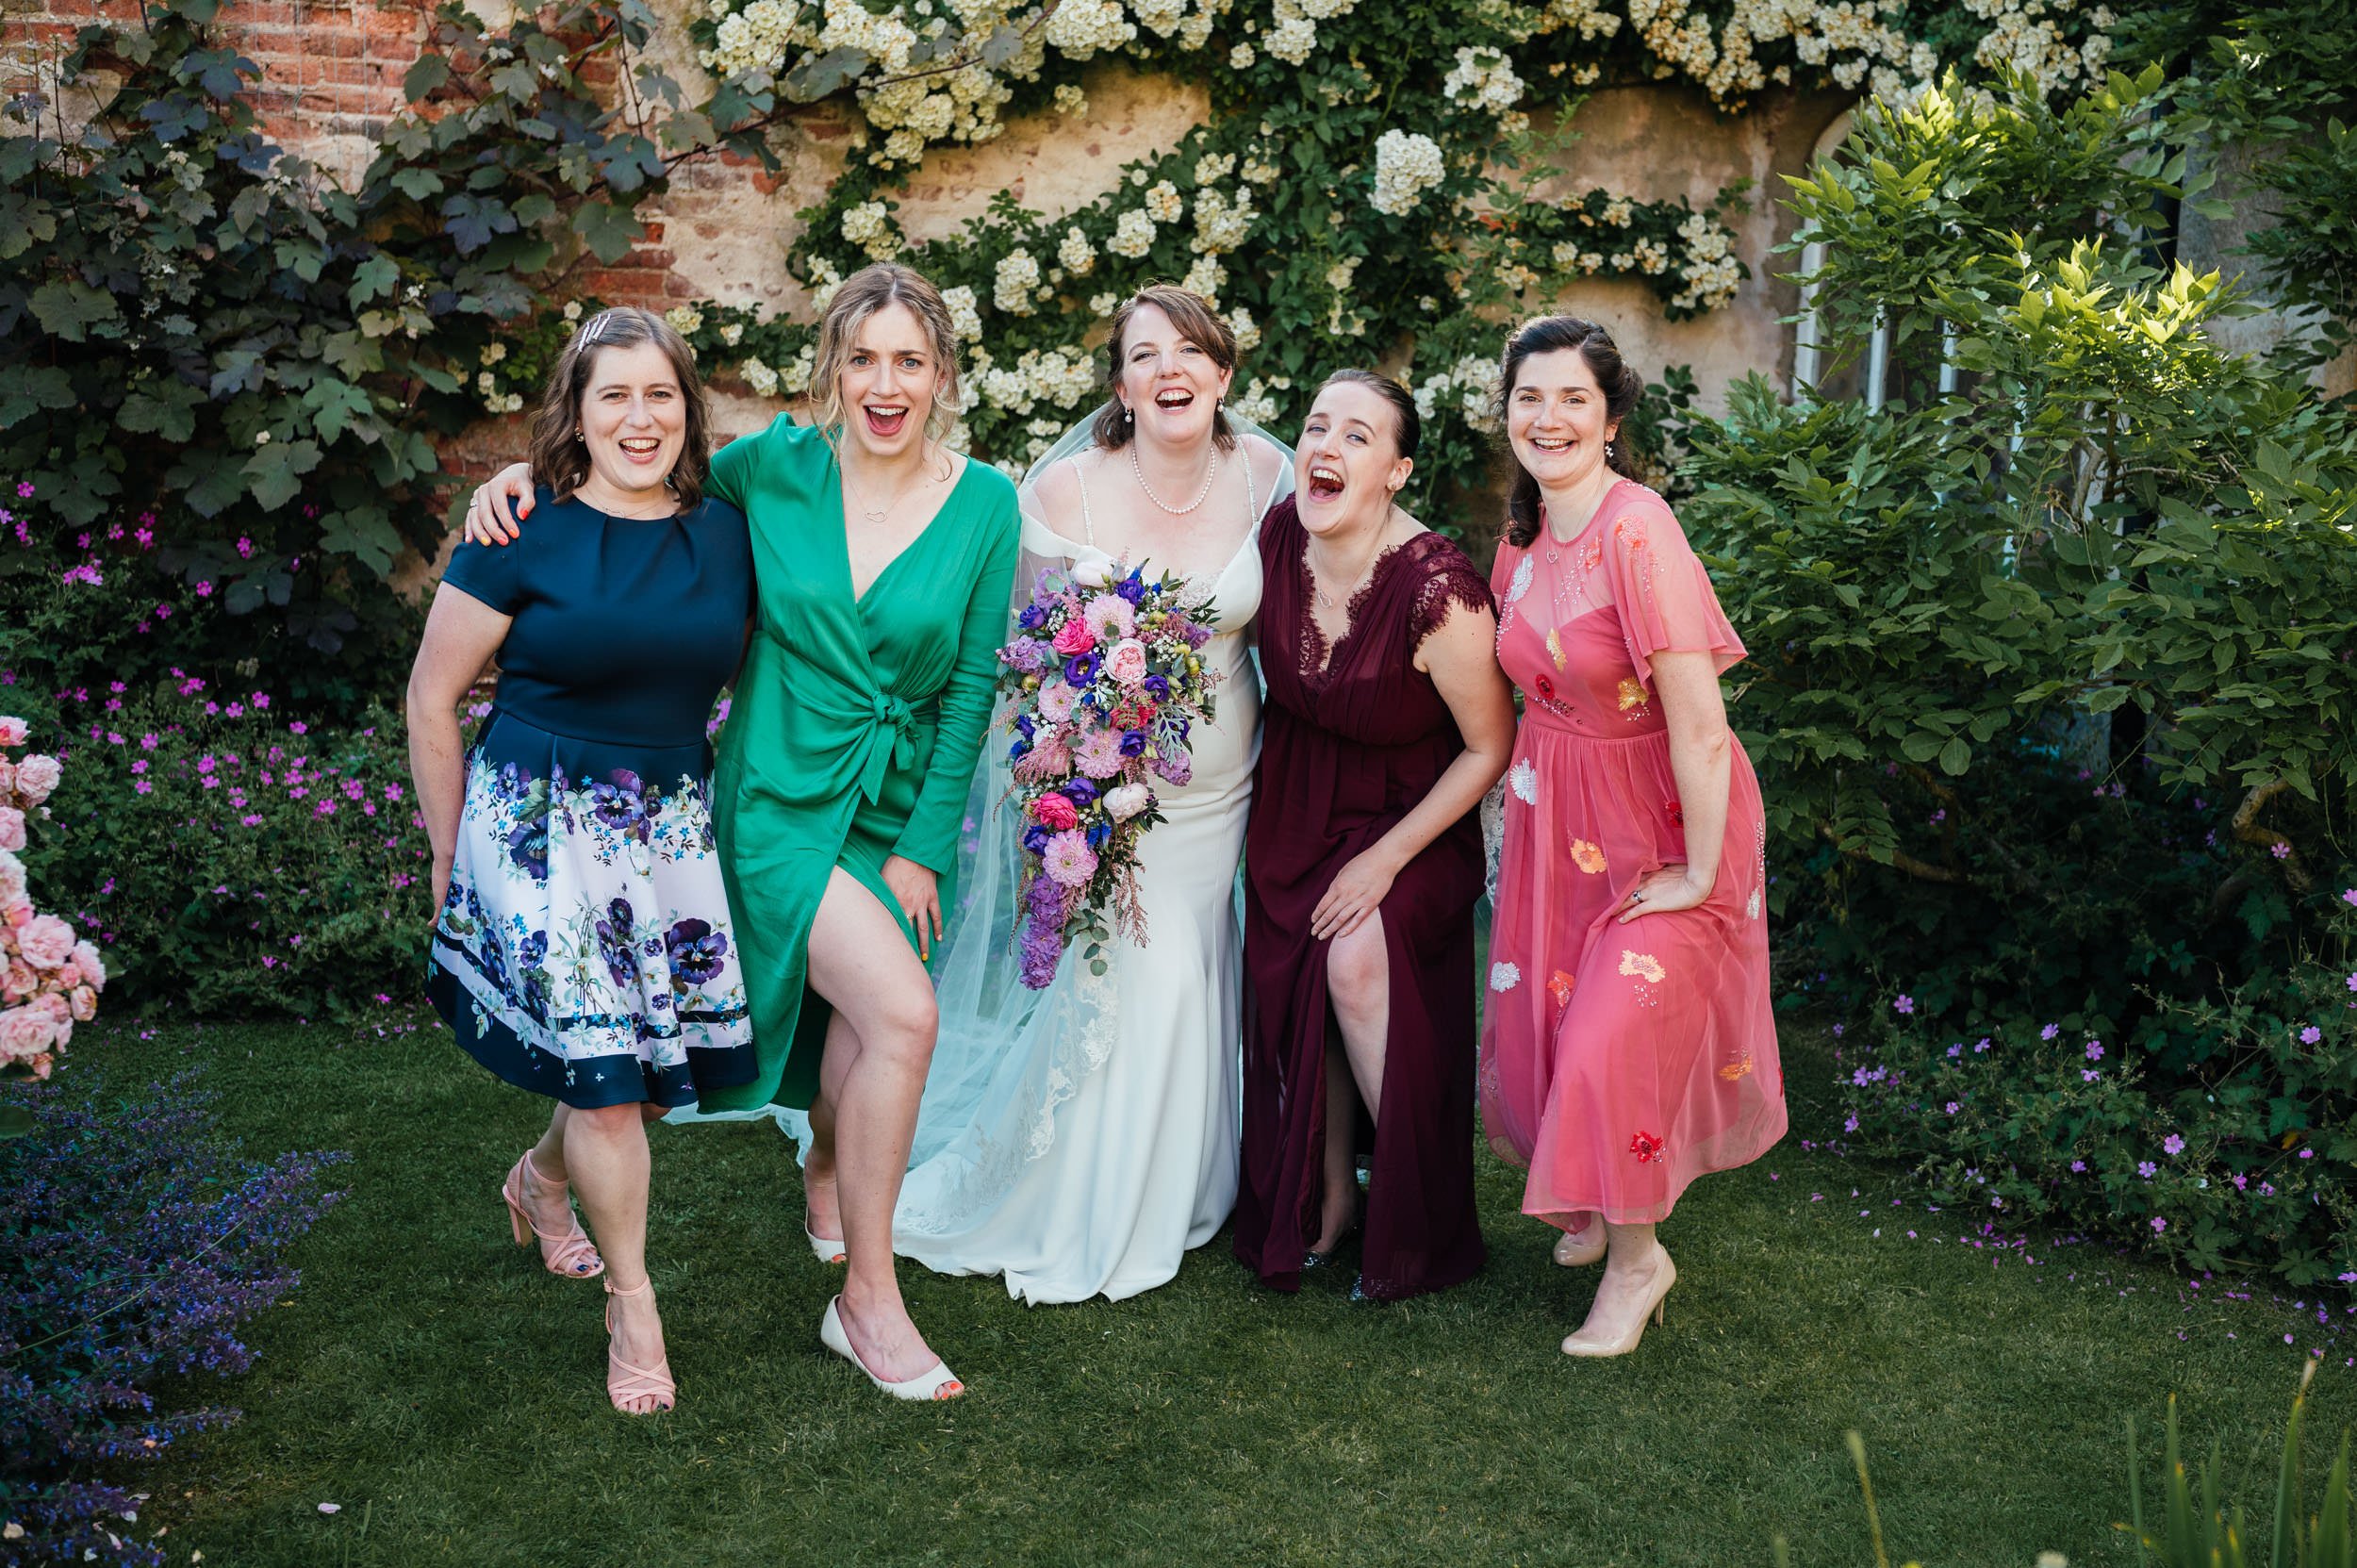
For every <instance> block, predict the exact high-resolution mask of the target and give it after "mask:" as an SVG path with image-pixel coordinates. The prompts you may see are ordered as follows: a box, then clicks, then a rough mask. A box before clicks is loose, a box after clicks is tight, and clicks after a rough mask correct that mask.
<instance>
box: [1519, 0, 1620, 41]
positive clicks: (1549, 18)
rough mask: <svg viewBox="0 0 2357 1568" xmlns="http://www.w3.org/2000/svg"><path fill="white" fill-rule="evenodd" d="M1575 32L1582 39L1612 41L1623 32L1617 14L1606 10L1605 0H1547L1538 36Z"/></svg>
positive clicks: (1535, 30)
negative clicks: (1607, 39) (1610, 39)
mask: <svg viewBox="0 0 2357 1568" xmlns="http://www.w3.org/2000/svg"><path fill="white" fill-rule="evenodd" d="M1566 29H1569V30H1572V31H1575V32H1577V33H1578V34H1579V36H1580V37H1581V38H1582V39H1599V38H1610V37H1611V36H1612V35H1613V34H1615V33H1617V32H1619V31H1620V30H1621V18H1620V16H1619V14H1618V13H1617V12H1614V11H1609V10H1607V9H1605V0H1547V7H1546V9H1545V10H1543V11H1541V13H1540V15H1539V20H1538V23H1537V25H1535V26H1534V27H1533V28H1532V31H1533V32H1535V33H1555V32H1562V31H1564V30H1566Z"/></svg>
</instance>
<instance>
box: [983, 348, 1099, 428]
mask: <svg viewBox="0 0 2357 1568" xmlns="http://www.w3.org/2000/svg"><path fill="white" fill-rule="evenodd" d="M974 372H975V373H974V381H975V386H976V388H978V390H979V391H980V393H981V400H982V401H983V402H984V403H986V404H989V405H990V406H991V407H993V408H1002V409H1005V410H1006V411H1007V412H1009V413H1011V414H1026V415H1027V414H1030V412H1031V410H1032V409H1033V408H1035V407H1037V406H1038V405H1039V404H1043V403H1047V404H1054V405H1055V406H1056V407H1058V408H1071V407H1073V406H1074V405H1076V404H1079V403H1080V400H1081V399H1083V398H1086V397H1088V396H1090V395H1091V394H1093V393H1094V392H1095V391H1096V369H1095V368H1094V367H1093V366H1092V365H1091V364H1090V363H1089V355H1088V351H1087V350H1086V349H1050V350H1048V351H1047V353H1045V354H1042V353H1041V352H1040V351H1039V350H1037V349H1027V350H1025V351H1024V354H1023V357H1022V358H1020V359H1018V360H1016V361H1015V362H1014V364H1012V365H1003V366H1002V365H993V364H991V363H990V359H989V355H986V354H982V353H980V352H977V353H976V354H975V355H974Z"/></svg>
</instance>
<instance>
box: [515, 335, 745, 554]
mask: <svg viewBox="0 0 2357 1568" xmlns="http://www.w3.org/2000/svg"><path fill="white" fill-rule="evenodd" d="M641 343H652V344H654V345H655V346H656V347H657V348H659V349H661V350H662V351H663V354H664V356H665V357H666V358H668V359H669V360H670V362H671V373H672V374H673V375H676V376H678V377H679V390H680V399H681V401H682V402H684V404H686V405H687V431H686V440H685V442H684V444H683V445H682V446H681V448H680V454H679V461H678V462H676V463H674V464H672V465H671V471H670V473H669V475H668V478H667V480H666V483H668V485H669V486H670V487H671V493H672V494H673V495H674V496H676V497H678V499H679V503H680V505H681V506H682V507H683V508H685V507H689V506H693V505H695V504H696V503H697V502H699V501H701V500H702V499H703V493H704V476H705V475H706V474H707V473H708V472H709V471H710V466H711V460H712V410H711V406H710V404H709V403H708V401H707V400H706V398H705V396H704V383H703V377H701V375H698V374H697V373H696V353H695V351H694V350H693V349H691V348H689V347H688V346H687V339H686V338H682V337H681V336H680V335H679V333H678V332H677V331H676V330H675V329H674V328H673V327H672V325H671V323H670V322H667V321H665V320H664V319H663V318H662V317H660V316H658V315H656V314H654V312H652V311H651V310H641V309H639V308H637V307H636V306H635V305H616V306H615V307H614V308H613V309H611V310H601V311H599V312H598V313H597V314H596V315H595V316H592V317H590V318H589V319H588V320H587V321H585V322H582V323H581V330H580V331H578V332H576V333H574V334H573V337H572V340H571V341H570V342H569V343H567V344H566V345H565V348H564V352H562V353H560V354H559V355H557V356H556V365H555V368H554V369H552V370H551V371H549V384H548V386H547V387H545V388H542V389H541V392H540V406H539V407H538V408H537V409H536V410H535V411H534V413H533V416H532V452H531V462H532V477H533V479H534V480H535V481H536V482H537V483H539V484H542V485H546V486H547V487H549V488H550V489H551V490H552V491H553V492H555V495H556V499H557V500H559V501H563V500H565V499H566V498H567V497H568V496H570V495H571V494H572V493H573V492H574V491H575V490H577V489H579V488H581V485H582V481H583V480H585V479H587V478H588V477H589V448H588V447H587V446H586V445H585V443H584V442H583V441H582V440H581V439H580V438H579V437H580V436H581V400H582V399H583V398H584V397H585V396H587V395H588V391H589V378H590V376H591V375H592V374H593V373H594V372H595V371H596V370H597V361H598V355H599V354H600V353H602V351H604V350H606V349H633V348H636V347H638V346H639V345H640V344H641Z"/></svg>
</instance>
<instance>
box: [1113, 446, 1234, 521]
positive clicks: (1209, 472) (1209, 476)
mask: <svg viewBox="0 0 2357 1568" xmlns="http://www.w3.org/2000/svg"><path fill="white" fill-rule="evenodd" d="M1129 471H1130V472H1131V473H1134V474H1136V475H1137V476H1138V488H1139V489H1141V490H1144V491H1145V492H1146V500H1148V501H1150V502H1152V503H1154V504H1155V505H1157V506H1159V507H1161V508H1162V510H1163V511H1165V512H1168V513H1169V514H1170V515H1171V516H1172V517H1174V518H1183V517H1185V516H1186V515H1187V514H1188V513H1189V512H1192V511H1194V510H1195V508H1196V507H1198V506H1200V505H1202V504H1203V503H1205V502H1206V501H1209V500H1210V499H1211V481H1212V480H1214V479H1217V478H1218V477H1219V448H1218V447H1216V446H1214V447H1213V448H1211V466H1210V467H1209V468H1207V469H1205V470H1203V488H1202V489H1201V490H1199V491H1197V492H1196V493H1195V499H1194V500H1193V501H1190V502H1188V503H1186V504H1185V505H1184V506H1173V505H1172V504H1170V503H1168V502H1166V501H1164V500H1163V499H1162V497H1161V496H1158V495H1156V494H1155V493H1154V487H1153V486H1151V485H1149V484H1147V483H1146V470H1144V469H1142V468H1140V467H1139V466H1138V445H1137V443H1136V442H1135V441H1131V442H1129Z"/></svg>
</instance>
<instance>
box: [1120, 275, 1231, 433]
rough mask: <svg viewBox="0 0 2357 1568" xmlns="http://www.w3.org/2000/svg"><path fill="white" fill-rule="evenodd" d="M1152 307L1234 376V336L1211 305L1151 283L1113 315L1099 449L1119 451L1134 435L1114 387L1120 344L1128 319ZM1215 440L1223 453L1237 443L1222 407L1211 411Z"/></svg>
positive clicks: (1175, 288)
mask: <svg viewBox="0 0 2357 1568" xmlns="http://www.w3.org/2000/svg"><path fill="white" fill-rule="evenodd" d="M1147 305H1152V306H1153V307H1154V308H1155V309H1157V310H1159V311H1161V312H1162V314H1163V315H1165V316H1167V317H1169V318H1170V324H1171V325H1173V326H1175V327H1177V328H1178V336H1179V337H1181V338H1185V339H1186V340H1187V341H1188V342H1190V343H1193V344H1194V345H1195V347H1196V348H1199V349H1201V350H1202V351H1203V352H1204V353H1205V354H1208V355H1211V363H1212V364H1214V365H1217V366H1218V367H1219V368H1220V369H1221V370H1223V371H1228V373H1229V374H1230V375H1233V374H1234V373H1235V370H1236V334H1235V332H1234V331H1233V330H1232V329H1231V328H1230V327H1229V326H1228V323H1227V322H1223V321H1221V320H1220V319H1219V312H1218V311H1216V310H1213V309H1212V308H1211V302H1210V301H1208V300H1206V299H1205V298H1204V297H1203V296H1202V295H1200V294H1198V293H1195V291H1194V290H1192V289H1181V288H1179V287H1178V285H1177V284H1175V283H1149V284H1147V285H1146V287H1145V288H1143V289H1139V290H1138V291H1137V292H1136V293H1134V294H1132V295H1130V296H1129V298H1128V299H1126V300H1124V301H1122V302H1121V308H1120V309H1118V310H1116V311H1114V312H1113V332H1112V335H1111V336H1110V337H1108V338H1106V339H1105V406H1104V407H1102V408H1099V409H1098V410H1097V411H1096V424H1095V426H1094V427H1093V428H1092V429H1091V431H1090V434H1091V435H1092V436H1094V437H1096V444H1097V445H1098V446H1101V447H1105V448H1107V449H1109V450H1111V451H1114V452H1118V451H1120V450H1121V449H1122V448H1123V447H1125V446H1128V445H1129V437H1130V435H1131V434H1132V433H1133V432H1134V430H1135V426H1134V425H1132V424H1131V423H1130V421H1129V418H1128V410H1126V409H1124V408H1123V407H1122V406H1121V399H1120V398H1118V397H1116V396H1114V395H1113V388H1115V387H1116V386H1119V385H1120V383H1121V355H1122V346H1121V341H1122V339H1123V338H1125V337H1127V336H1128V335H1129V318H1131V317H1132V316H1135V315H1136V314H1137V313H1138V312H1139V311H1140V310H1143V309H1144V308H1145V307H1146V306H1147ZM1211 439H1212V441H1213V442H1214V443H1216V444H1217V445H1218V447H1219V448H1220V450H1221V451H1223V452H1225V451H1228V450H1229V449H1230V448H1232V447H1234V446H1235V444H1236V427H1235V426H1234V425H1232V424H1229V423H1228V410H1227V408H1226V407H1224V406H1222V407H1219V408H1215V409H1213V410H1212V412H1211Z"/></svg>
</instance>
